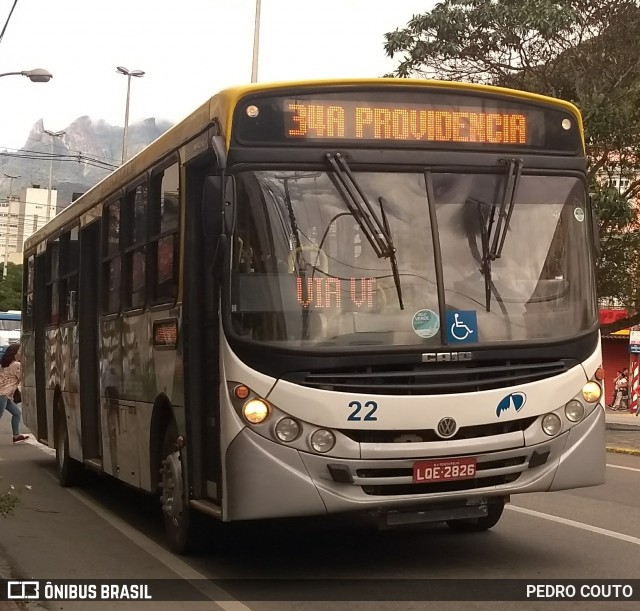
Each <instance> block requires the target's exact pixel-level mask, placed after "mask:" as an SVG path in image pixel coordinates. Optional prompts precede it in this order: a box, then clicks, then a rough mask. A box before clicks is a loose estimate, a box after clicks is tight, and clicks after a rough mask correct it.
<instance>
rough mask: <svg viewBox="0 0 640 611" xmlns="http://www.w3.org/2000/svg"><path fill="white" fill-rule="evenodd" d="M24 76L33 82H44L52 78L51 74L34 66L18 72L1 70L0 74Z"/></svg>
mask: <svg viewBox="0 0 640 611" xmlns="http://www.w3.org/2000/svg"><path fill="white" fill-rule="evenodd" d="M12 75H18V76H26V77H27V78H28V79H29V80H31V81H33V82H34V83H46V82H48V81H50V80H51V79H52V78H53V74H51V72H49V71H48V70H44V69H43V68H35V69H33V70H21V71H20V72H3V73H2V74H0V76H12Z"/></svg>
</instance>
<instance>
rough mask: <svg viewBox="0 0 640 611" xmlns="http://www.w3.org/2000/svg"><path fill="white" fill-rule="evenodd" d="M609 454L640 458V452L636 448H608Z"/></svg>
mask: <svg viewBox="0 0 640 611" xmlns="http://www.w3.org/2000/svg"><path fill="white" fill-rule="evenodd" d="M607 452H614V453H615V454H631V455H632V456H640V450H637V449H635V448H620V447H618V446H607Z"/></svg>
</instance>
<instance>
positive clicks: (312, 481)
mask: <svg viewBox="0 0 640 611" xmlns="http://www.w3.org/2000/svg"><path fill="white" fill-rule="evenodd" d="M604 438H605V420H604V410H603V408H602V406H598V407H597V408H596V409H595V410H594V411H593V412H592V413H591V414H590V415H589V416H588V417H587V418H585V420H583V421H582V422H581V423H579V424H577V425H576V426H574V427H572V428H571V429H570V430H569V431H567V432H565V433H563V434H561V435H558V436H557V437H555V438H553V439H549V440H548V441H545V442H543V443H539V444H535V445H530V446H524V445H522V446H521V447H515V448H509V449H503V450H496V451H488V452H485V453H477V452H474V454H473V455H474V456H476V458H477V469H478V471H477V475H476V477H475V478H473V479H468V480H459V481H453V482H437V483H429V484H416V483H414V482H413V476H412V473H413V464H414V463H415V462H416V460H420V459H429V458H432V457H433V456H429V455H426V456H423V457H420V458H419V459H416V458H410V459H389V458H379V459H376V458H368V459H342V458H335V457H331V456H326V455H316V454H311V453H306V452H301V451H299V450H296V449H294V448H291V447H287V446H285V445H281V444H278V443H274V442H273V441H269V440H268V439H265V438H264V437H261V436H259V435H257V434H256V433H254V432H252V431H251V430H249V429H248V428H245V429H243V430H242V431H241V432H240V433H239V434H238V436H237V437H236V438H235V439H234V440H233V442H232V443H231V445H230V446H229V449H228V451H227V455H226V476H227V477H226V503H225V509H224V519H225V520H249V519H259V518H275V517H289V516H310V515H323V514H326V513H339V512H349V511H363V510H383V511H385V510H391V509H394V508H400V507H415V506H418V505H420V506H425V505H428V504H430V503H442V502H452V501H459V502H460V503H461V504H464V503H466V502H467V501H469V500H476V499H487V498H490V497H507V496H509V495H512V494H518V493H523V492H544V491H549V490H562V489H567V488H577V487H583V486H595V485H598V484H601V483H603V482H604V470H605V459H604V453H605V442H604ZM438 454H439V455H441V453H438ZM461 454H462V453H460V452H456V453H452V454H451V456H452V457H453V456H459V455H461ZM330 467H331V469H330ZM332 473H333V475H332ZM336 474H337V475H336ZM336 480H339V481H336Z"/></svg>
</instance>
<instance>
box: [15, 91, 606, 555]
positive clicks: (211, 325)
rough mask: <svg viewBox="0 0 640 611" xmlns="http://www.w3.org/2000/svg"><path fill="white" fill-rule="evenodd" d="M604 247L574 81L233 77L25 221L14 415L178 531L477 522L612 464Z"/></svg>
mask: <svg viewBox="0 0 640 611" xmlns="http://www.w3.org/2000/svg"><path fill="white" fill-rule="evenodd" d="M594 250H595V237H594V226H593V212H592V210H591V207H590V203H589V198H588V195H587V177H586V171H585V152H584V136H583V131H582V124H581V119H580V115H579V112H578V111H577V109H576V108H575V107H574V106H572V105H571V104H569V103H567V102H563V101H559V100H555V99H551V98H546V97H542V96H538V95H533V94H529V93H523V92H518V91H513V90H509V89H500V88H495V87H486V86H479V85H470V84H461V83H451V82H437V81H428V80H419V81H414V80H395V79H367V80H355V81H353V80H350V81H346V80H341V81H316V82H295V83H279V84H257V85H249V86H245V87H238V88H234V89H228V90H225V91H222V92H221V93H219V94H217V95H215V96H214V97H212V98H211V99H210V100H208V101H207V102H206V103H205V104H203V105H202V106H201V107H200V108H198V109H197V110H196V111H195V112H193V113H192V114H191V115H190V116H189V117H187V118H186V119H185V120H184V121H182V122H180V123H179V124H177V125H175V126H174V127H173V128H172V129H170V130H169V131H168V132H167V133H165V134H164V135H163V136H161V137H160V138H158V139H157V140H156V141H155V142H153V143H152V144H151V145H149V146H148V147H147V148H146V149H145V150H143V151H142V152H141V153H139V154H138V155H136V156H135V157H134V158H132V159H131V160H130V161H128V162H126V163H125V164H124V165H123V166H122V167H121V168H119V169H118V170H116V171H115V172H113V174H111V175H110V176H108V177H107V178H106V179H104V180H103V181H102V182H100V183H99V184H98V185H96V186H95V187H94V188H92V189H91V190H90V191H88V192H87V193H85V194H84V195H83V196H82V197H80V198H79V199H78V200H77V201H75V202H74V203H73V204H71V205H70V206H69V207H68V208H66V209H65V210H64V211H63V212H62V213H61V214H59V215H58V216H57V217H56V218H55V219H53V220H52V221H51V222H49V223H48V224H47V225H46V227H44V228H43V229H41V230H39V231H38V232H37V233H35V234H34V235H33V236H32V237H31V238H30V239H29V240H28V241H27V243H26V245H25V259H24V261H25V268H24V269H25V274H24V303H23V314H24V320H23V330H22V333H23V335H22V342H23V351H24V368H25V375H24V388H23V393H22V394H23V409H24V419H25V423H26V424H27V426H28V427H29V428H30V429H31V430H32V431H33V433H34V434H36V435H37V438H38V439H39V440H40V441H41V442H42V443H45V444H47V445H50V446H52V447H55V449H56V454H57V462H58V470H59V476H60V481H61V483H62V485H64V486H68V485H72V484H74V483H77V482H78V480H79V479H80V478H81V476H82V475H83V472H84V470H85V469H93V470H96V471H99V472H101V473H105V474H108V475H111V476H113V477H116V478H118V479H120V480H122V481H124V482H126V483H128V484H130V485H132V486H135V487H137V488H140V489H142V490H145V491H148V492H150V493H159V496H160V499H161V504H162V508H163V510H164V515H165V523H166V528H167V533H168V537H169V541H170V543H171V546H172V547H173V549H175V550H177V551H182V552H185V551H187V550H188V549H189V547H190V545H191V543H192V542H193V541H194V539H195V538H197V536H198V532H199V531H198V529H199V528H200V527H201V526H200V517H202V516H203V515H205V514H208V515H209V516H214V517H215V518H218V519H219V520H222V521H231V520H254V519H261V518H273V517H286V516H307V515H309V516H310V515H322V514H328V513H339V512H362V513H363V514H365V513H373V514H375V515H376V516H377V517H378V519H380V520H382V521H384V522H386V524H388V525H394V524H403V523H408V522H414V521H446V522H447V523H448V524H449V525H450V526H451V527H452V528H456V529H463V530H484V529H487V528H491V527H492V526H493V525H495V524H496V523H497V521H498V520H499V518H500V516H501V514H502V511H503V507H504V504H505V502H507V501H508V500H509V498H510V495H512V494H516V493H524V492H541V491H553V490H561V489H567V488H574V487H578V486H591V485H596V484H600V483H602V482H603V480H604V464H605V460H604V411H603V406H602V399H601V395H602V384H601V381H600V379H601V377H602V370H601V367H600V365H601V356H600V342H599V331H598V316H597V308H596V298H595V282H594V257H595V255H594Z"/></svg>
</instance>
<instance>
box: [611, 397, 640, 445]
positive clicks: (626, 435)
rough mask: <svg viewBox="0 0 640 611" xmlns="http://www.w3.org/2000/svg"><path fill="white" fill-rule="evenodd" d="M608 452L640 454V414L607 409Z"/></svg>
mask: <svg viewBox="0 0 640 611" xmlns="http://www.w3.org/2000/svg"><path fill="white" fill-rule="evenodd" d="M605 419H606V422H607V452H618V453H621V454H634V455H636V456H640V416H636V415H635V414H630V413H629V412H614V411H611V410H610V409H608V408H607V409H606V410H605Z"/></svg>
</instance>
